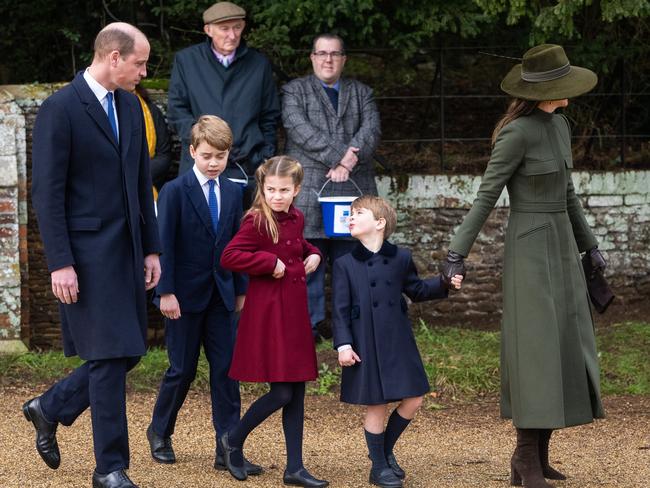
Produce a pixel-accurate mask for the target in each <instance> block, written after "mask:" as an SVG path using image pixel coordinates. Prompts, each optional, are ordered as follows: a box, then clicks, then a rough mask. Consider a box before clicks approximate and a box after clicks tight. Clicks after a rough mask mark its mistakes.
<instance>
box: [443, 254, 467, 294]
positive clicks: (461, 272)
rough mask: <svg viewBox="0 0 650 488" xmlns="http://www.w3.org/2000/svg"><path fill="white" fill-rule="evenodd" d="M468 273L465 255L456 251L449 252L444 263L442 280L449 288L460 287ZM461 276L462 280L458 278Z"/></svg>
mask: <svg viewBox="0 0 650 488" xmlns="http://www.w3.org/2000/svg"><path fill="white" fill-rule="evenodd" d="M466 274H467V270H466V269H465V256H463V255H462V254H458V253H457V252H454V251H449V252H448V253H447V259H446V260H445V262H443V263H442V281H443V282H444V283H445V285H447V288H452V287H453V288H455V289H459V288H460V283H461V281H462V280H463V278H464V277H465V275H466ZM458 277H460V280H459V279H458Z"/></svg>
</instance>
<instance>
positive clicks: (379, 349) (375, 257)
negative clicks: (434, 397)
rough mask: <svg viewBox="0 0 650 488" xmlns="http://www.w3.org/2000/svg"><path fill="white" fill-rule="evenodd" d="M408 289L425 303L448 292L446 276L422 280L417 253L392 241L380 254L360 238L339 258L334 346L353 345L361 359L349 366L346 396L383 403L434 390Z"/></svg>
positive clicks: (351, 399)
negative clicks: (413, 323) (417, 336)
mask: <svg viewBox="0 0 650 488" xmlns="http://www.w3.org/2000/svg"><path fill="white" fill-rule="evenodd" d="M402 293H404V294H405V295H406V296H408V297H409V298H410V299H411V300H412V301H414V302H420V301H424V300H431V299H434V298H445V297H446V296H447V293H448V292H447V288H446V287H445V286H444V285H443V283H442V282H441V281H440V277H435V278H429V279H424V280H422V279H420V278H419V277H418V273H417V270H416V268H415V263H413V258H412V256H411V252H410V251H408V250H406V249H400V248H398V247H397V246H395V245H394V244H391V243H390V242H388V241H384V244H383V245H382V247H381V249H380V250H379V251H378V252H377V253H372V252H371V251H369V250H368V249H367V248H366V247H364V246H363V245H362V244H361V243H357V246H356V247H355V248H354V249H353V251H352V252H351V253H350V254H346V255H345V256H342V257H340V258H339V259H337V260H336V261H335V262H334V269H333V272H332V295H333V296H332V302H333V305H332V329H333V332H334V347H335V348H338V347H339V346H341V345H343V344H350V345H351V346H352V348H353V349H354V351H355V352H356V353H357V354H358V355H359V358H360V359H361V362H358V363H356V364H355V365H354V366H348V367H344V368H343V375H342V379H341V401H343V402H347V403H355V404H360V405H378V404H384V403H388V402H392V401H396V400H401V399H403V398H409V397H417V396H421V395H424V394H425V393H426V392H427V391H429V382H428V381H427V376H426V373H425V372H424V366H423V365H422V359H421V358H420V353H419V352H418V348H417V345H416V344H415V338H414V336H413V329H412V327H411V322H410V320H409V318H408V315H407V311H408V307H407V305H406V300H405V299H404V297H403V296H402Z"/></svg>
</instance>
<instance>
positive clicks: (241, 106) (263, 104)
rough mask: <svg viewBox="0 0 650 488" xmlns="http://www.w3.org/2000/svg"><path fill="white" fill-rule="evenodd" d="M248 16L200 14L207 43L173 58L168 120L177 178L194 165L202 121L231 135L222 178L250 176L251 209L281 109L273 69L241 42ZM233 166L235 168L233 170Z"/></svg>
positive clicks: (229, 7) (231, 7) (216, 8)
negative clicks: (194, 133)
mask: <svg viewBox="0 0 650 488" xmlns="http://www.w3.org/2000/svg"><path fill="white" fill-rule="evenodd" d="M245 17H246V11H245V10H244V9H243V8H241V7H239V6H238V5H235V4H233V3H230V2H218V3H215V4H214V5H212V6H211V7H210V8H208V9H207V10H206V11H205V12H203V23H204V25H203V30H204V32H205V33H206V35H207V36H208V38H207V39H206V40H205V41H204V42H202V43H200V44H196V45H194V46H190V47H188V48H186V49H183V50H182V51H180V52H178V53H177V54H176V57H175V59H174V66H173V68H172V73H171V79H170V82H169V101H168V111H167V119H168V120H169V124H170V125H171V127H172V128H173V129H174V130H175V131H176V133H177V134H178V136H179V137H180V139H181V143H182V147H181V161H180V166H179V171H178V173H179V174H182V173H184V172H185V171H187V170H189V169H190V168H191V167H192V165H193V164H194V161H193V160H192V158H191V157H190V154H189V144H190V130H191V128H192V125H193V124H194V123H195V122H196V120H197V119H198V117H199V116H201V115H216V116H218V117H220V118H222V119H223V120H225V121H226V122H227V123H228V125H229V126H230V128H231V129H232V132H233V146H232V149H231V151H230V157H229V162H228V167H227V168H226V170H225V171H224V175H225V176H227V177H229V178H238V179H242V178H244V177H245V175H244V174H242V170H241V169H239V167H238V166H237V164H238V165H239V166H241V168H243V170H244V171H245V172H246V173H247V174H248V175H249V176H251V177H250V178H249V182H248V186H247V188H246V190H245V192H244V205H245V206H248V205H250V201H251V197H252V195H253V190H254V179H253V178H252V175H253V174H254V173H255V169H257V167H258V166H259V165H260V164H261V163H262V162H263V161H264V159H266V158H269V157H271V156H273V155H274V154H275V150H276V144H277V140H276V129H277V125H278V121H279V118H280V103H279V101H278V95H277V87H276V85H275V81H274V80H273V73H272V70H271V63H270V62H269V60H268V59H267V58H266V57H265V56H264V55H262V54H261V53H259V52H257V51H255V50H253V49H251V48H249V47H248V46H247V45H246V42H245V41H244V40H243V39H242V33H243V31H244V28H245V27H246V20H245ZM235 163H237V164H235Z"/></svg>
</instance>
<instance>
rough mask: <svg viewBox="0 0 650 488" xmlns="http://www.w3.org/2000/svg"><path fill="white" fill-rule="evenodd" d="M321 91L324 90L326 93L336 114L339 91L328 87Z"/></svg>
mask: <svg viewBox="0 0 650 488" xmlns="http://www.w3.org/2000/svg"><path fill="white" fill-rule="evenodd" d="M323 89H324V90H325V93H327V97H328V98H329V99H330V102H332V107H334V111H335V112H338V111H339V91H338V90H337V89H336V88H330V87H329V86H324V87H323Z"/></svg>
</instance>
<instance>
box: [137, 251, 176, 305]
mask: <svg viewBox="0 0 650 488" xmlns="http://www.w3.org/2000/svg"><path fill="white" fill-rule="evenodd" d="M159 280H160V258H159V257H158V255H157V254H149V255H147V256H146V257H145V258H144V289H145V290H147V291H148V290H151V289H152V288H154V287H155V286H156V285H157V284H158V281H159ZM179 316H180V313H179Z"/></svg>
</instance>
